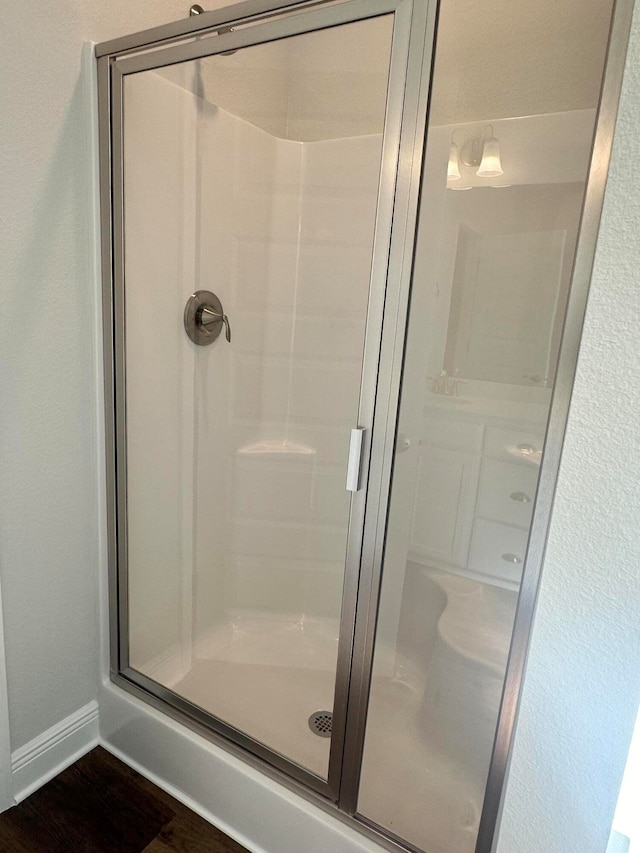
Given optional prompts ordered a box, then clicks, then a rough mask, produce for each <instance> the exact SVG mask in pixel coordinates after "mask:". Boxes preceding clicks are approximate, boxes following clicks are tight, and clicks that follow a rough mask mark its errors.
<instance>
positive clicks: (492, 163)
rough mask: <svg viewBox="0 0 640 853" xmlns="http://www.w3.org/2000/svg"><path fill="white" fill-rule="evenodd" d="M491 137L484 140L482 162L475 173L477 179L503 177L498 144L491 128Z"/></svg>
mask: <svg viewBox="0 0 640 853" xmlns="http://www.w3.org/2000/svg"><path fill="white" fill-rule="evenodd" d="M491 134H492V135H491V136H490V137H488V138H487V139H485V141H484V145H483V147H482V161H481V162H480V167H479V168H478V171H477V172H476V175H477V176H478V177H479V178H499V177H500V175H504V171H503V169H502V163H501V162H500V143H499V142H498V140H497V139H496V138H495V136H493V128H492V129H491Z"/></svg>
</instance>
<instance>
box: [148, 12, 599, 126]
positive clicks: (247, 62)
mask: <svg viewBox="0 0 640 853" xmlns="http://www.w3.org/2000/svg"><path fill="white" fill-rule="evenodd" d="M611 6H612V2H611V0H535V2H532V0H526V2H525V1H524V0H442V2H441V9H440V20H439V26H438V35H437V45H436V62H435V74H434V84H433V95H432V107H431V124H432V125H438V126H439V125H455V124H462V123H467V122H474V121H487V120H492V119H493V120H495V119H500V118H506V117H513V116H527V115H539V114H547V113H556V112H563V111H570V110H582V109H589V108H593V107H595V106H596V105H597V101H598V95H599V90H600V81H601V76H602V69H603V64H604V57H605V52H606V45H607V40H608V31H609V20H610V15H611ZM390 30H391V28H390V17H389V16H385V17H382V18H377V19H370V20H368V21H363V22H357V23H355V24H350V25H347V26H343V27H336V28H334V29H329V30H324V31H321V32H315V33H311V34H306V35H303V36H297V37H294V38H290V39H286V40H281V41H277V42H270V43H268V44H264V45H258V46H254V47H250V48H245V49H243V50H240V51H238V52H237V53H235V54H234V55H233V56H226V57H225V56H213V57H208V58H207V59H205V60H200V61H199V62H198V63H192V62H190V63H185V64H183V65H182V66H175V67H173V68H168V69H163V70H162V71H161V72H160V73H162V74H163V75H164V76H165V77H168V78H169V79H172V80H173V81H174V82H176V83H178V84H179V85H181V86H183V87H185V88H187V89H190V90H191V91H195V92H196V93H198V94H200V95H201V96H204V98H205V99H206V100H208V101H210V102H212V103H214V104H216V105H217V106H219V107H221V108H223V109H225V110H228V111H229V112H232V113H234V114H235V115H238V116H240V117H241V118H244V119H245V120H247V121H249V122H251V123H252V124H255V125H257V126H258V127H261V128H262V129H264V130H266V131H267V132H269V133H271V134H273V135H275V136H279V137H284V138H288V139H297V140H301V141H310V140H313V139H329V138H334V137H341V136H357V135H362V134H367V133H377V132H380V130H381V129H382V122H383V120H384V103H385V93H386V84H387V72H388V56H389V39H390Z"/></svg>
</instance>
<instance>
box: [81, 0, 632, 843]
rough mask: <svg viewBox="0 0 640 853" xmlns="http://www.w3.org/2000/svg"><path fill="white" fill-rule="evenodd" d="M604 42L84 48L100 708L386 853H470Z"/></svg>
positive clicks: (573, 272) (580, 263)
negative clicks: (135, 700)
mask: <svg viewBox="0 0 640 853" xmlns="http://www.w3.org/2000/svg"><path fill="white" fill-rule="evenodd" d="M618 5H620V4H618ZM622 8H623V12H624V11H625V9H626V7H624V6H623V7H622ZM574 12H575V13H576V14H578V13H579V15H580V33H584V34H583V35H579V34H577V33H576V31H575V27H574V25H573V23H572V18H573V14H574ZM613 12H614V10H613V3H612V2H611V3H603V2H601V0H598V2H589V3H587V4H585V3H584V0H580V2H579V3H578V2H577V0H560V2H558V0H555V2H554V3H553V4H549V8H548V13H549V19H547V18H546V17H545V15H544V14H542V13H540V10H539V9H538V12H537V13H536V11H535V9H530V8H528V7H527V8H525V7H524V6H522V5H521V4H504V3H500V2H498V0H489V2H487V3H485V4H482V9H481V10H479V9H476V10H467V12H465V14H468V15H469V20H468V21H463V20H461V10H460V8H459V4H456V3H455V2H453V0H441V2H440V3H439V4H437V3H435V2H433V3H431V2H427V0H343V2H335V0H334V1H333V2H332V1H331V0H307V2H303V0H296V2H287V0H279V2H269V1H268V0H248V2H242V3H238V4H236V5H235V6H231V7H228V8H226V9H222V10H218V11H211V12H204V13H202V14H198V15H197V16H193V17H191V18H190V19H187V20H185V21H181V22H178V23H175V24H168V25H167V26H165V27H160V28H157V29H156V30H150V31H147V32H145V33H141V34H136V35H133V36H125V37H123V38H121V39H117V40H115V41H113V42H108V43H105V44H103V45H99V46H98V48H97V54H98V57H99V60H98V61H99V97H100V122H101V124H100V136H101V182H102V184H101V191H102V207H103V265H104V281H105V288H104V293H105V298H104V309H105V352H106V374H105V375H106V394H107V397H106V399H107V414H108V418H107V420H108V447H107V450H108V457H109V465H110V483H109V504H110V549H111V553H110V562H111V617H112V621H111V662H112V678H113V680H114V681H115V683H116V684H118V685H120V686H121V687H123V688H124V689H126V690H128V691H130V692H132V693H134V694H135V695H137V696H139V697H142V698H144V699H146V700H147V701H150V702H152V703H154V704H156V706H158V707H160V708H162V709H163V710H166V711H167V713H170V714H172V715H174V716H176V717H177V718H178V719H179V720H180V721H182V722H184V723H185V724H186V725H188V726H192V727H195V728H196V729H197V730H198V731H199V732H201V733H205V734H206V735H207V736H209V737H211V738H214V739H218V740H219V741H220V742H223V743H229V744H232V745H233V748H234V749H237V748H240V750H242V751H243V754H244V755H246V756H247V758H248V760H251V761H255V762H256V763H257V764H258V766H260V767H263V768H265V770H267V769H268V772H275V773H276V774H278V776H279V778H280V779H281V780H282V781H284V782H285V783H286V784H290V785H293V786H298V788H304V789H305V790H307V791H312V792H314V795H315V796H316V797H317V798H318V801H319V802H320V801H321V802H323V803H324V804H325V806H327V804H334V806H333V807H334V808H335V809H336V811H337V812H339V813H340V814H341V815H343V816H347V818H346V819H349V820H351V822H352V823H353V824H354V825H357V826H358V827H359V828H360V829H361V830H362V831H363V832H367V833H369V834H371V835H372V836H373V837H375V838H376V839H378V840H379V841H380V842H381V843H383V844H384V845H387V846H390V847H391V848H393V849H397V848H400V849H408V850H421V851H426V853H467V851H468V853H471V851H473V850H477V851H478V853H481V851H485V853H488V851H489V850H490V848H491V841H492V837H493V833H494V828H495V821H496V816H497V811H498V806H499V801H500V792H501V786H502V780H503V776H504V771H505V762H506V755H507V751H508V747H509V742H510V737H511V730H512V726H513V719H514V713H515V704H516V700H517V694H518V690H519V684H520V679H521V676H522V670H523V656H524V651H525V649H526V638H527V634H528V630H529V626H530V621H531V617H532V609H533V600H534V597H535V588H536V584H537V580H538V575H539V570H540V566H541V561H542V553H543V550H544V541H545V535H546V527H547V524H548V518H549V513H550V505H551V498H552V494H553V484H554V479H555V475H556V472H557V466H558V461H559V453H560V447H561V441H562V433H563V429H564V421H565V419H566V414H567V408H568V399H569V393H570V388H571V381H572V376H573V370H574V368H575V359H576V353H577V341H578V336H579V328H580V323H581V317H582V312H583V310H584V301H585V297H586V289H587V284H588V278H589V269H590V263H591V254H592V251H593V245H594V235H595V232H596V229H597V221H598V216H599V205H600V203H601V194H602V189H603V185H604V174H605V171H606V169H605V170H603V168H602V164H603V162H604V163H605V165H606V158H607V156H608V147H609V145H610V135H611V127H612V112H613V108H614V105H615V100H616V96H617V92H616V91H615V90H616V85H617V83H616V79H614V75H613V74H609V75H608V76H607V77H606V78H605V77H604V71H605V66H606V65H607V53H608V50H609V54H610V56H614V57H615V56H618V58H619V55H620V51H619V50H618V48H617V47H616V45H617V44H618V42H620V43H622V41H623V40H624V39H623V36H624V33H623V30H624V27H623V25H622V24H620V20H621V16H623V12H620V10H619V9H618V10H616V14H615V15H614V14H613ZM625 14H626V13H625ZM497 18H499V19H500V26H495V22H496V19H497ZM612 21H613V28H612ZM618 31H619V32H618ZM569 33H570V34H571V35H572V41H571V45H572V47H571V50H569V49H568V48H567V43H568V42H567V38H568V34H569ZM616 51H617V52H616ZM612 63H613V64H614V65H615V63H614V62H613V59H612V60H610V63H609V65H610V66H611V64H612ZM618 65H619V61H618ZM616 67H617V66H616ZM603 80H604V81H605V84H604V88H603ZM611 81H613V82H611ZM594 146H595V150H596V153H597V157H595V158H594V157H593V156H592V154H593V151H594ZM460 190H467V192H460ZM563 329H564V333H563ZM510 650H511V655H510V654H509V653H510Z"/></svg>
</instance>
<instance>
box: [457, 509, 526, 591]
mask: <svg viewBox="0 0 640 853" xmlns="http://www.w3.org/2000/svg"><path fill="white" fill-rule="evenodd" d="M527 539H528V532H527V531H526V530H521V529H520V528H518V527H511V526H510V525H508V524H498V523H497V522H495V521H485V519H483V518H477V519H476V521H475V523H474V525H473V534H472V536H471V547H470V549H469V569H470V570H471V571H473V572H478V574H482V575H490V576H491V577H494V578H501V579H502V580H507V581H515V582H516V583H519V582H520V579H521V577H522V566H523V563H524V555H525V551H526V548H527ZM516 561H519V562H516Z"/></svg>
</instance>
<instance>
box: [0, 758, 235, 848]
mask: <svg viewBox="0 0 640 853" xmlns="http://www.w3.org/2000/svg"><path fill="white" fill-rule="evenodd" d="M0 851H1V853H36V851H37V853H116V851H117V853H142V851H145V853H169V851H173V853H175V851H179V853H246V850H245V848H244V847H241V846H240V845H239V844H236V842H235V841H232V840H231V839H230V838H228V837H227V836H226V835H223V834H222V833H221V832H219V831H218V830H217V829H214V827H213V826H211V824H209V823H207V822H206V821H205V820H203V819H202V818H201V817H199V816H198V815H196V814H194V813H193V812H192V811H190V810H189V809H188V808H186V806H183V805H182V804H181V803H179V802H178V801H177V800H174V799H173V797H170V796H169V795H168V794H165V792H164V791H162V790H160V788H157V787H156V786H155V785H152V784H151V782H148V781H147V780H146V779H144V778H143V777H142V776H140V775H139V774H138V773H136V772H135V771H133V770H131V769H130V768H129V767H127V766H126V765H125V764H123V763H122V762H121V761H118V759H116V758H114V757H113V756H112V755H110V754H109V753H108V752H106V751H105V750H104V749H101V748H100V747H98V748H97V749H94V750H93V751H92V752H90V753H89V754H88V755H85V756H84V758H81V759H80V761H78V762H76V763H75V764H74V765H72V766H71V767H69V768H68V769H67V770H65V771H64V772H63V773H61V774H60V775H59V776H57V777H56V778H55V779H52V780H51V782H49V783H48V784H47V785H45V786H44V787H43V788H41V789H40V790H39V791H36V793H35V794H32V795H31V796H30V797H28V798H27V799H26V800H25V801H24V802H22V803H20V805H19V806H15V807H14V808H12V809H9V811H7V812H4V814H2V815H0Z"/></svg>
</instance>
